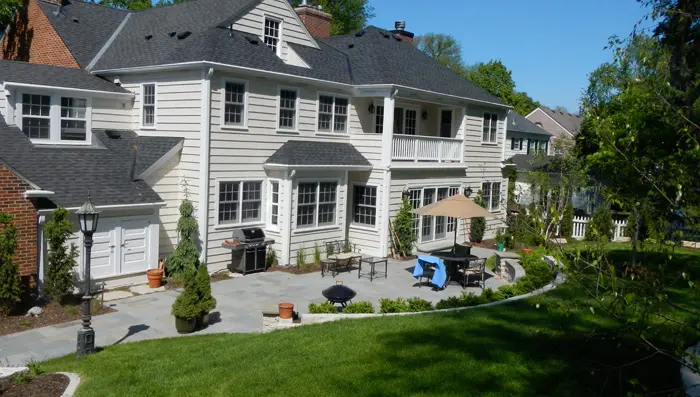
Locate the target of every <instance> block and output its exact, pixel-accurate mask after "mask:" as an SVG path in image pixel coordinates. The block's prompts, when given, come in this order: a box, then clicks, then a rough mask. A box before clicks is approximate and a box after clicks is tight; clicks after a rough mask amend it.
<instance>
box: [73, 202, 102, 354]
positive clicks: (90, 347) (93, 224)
mask: <svg viewBox="0 0 700 397" xmlns="http://www.w3.org/2000/svg"><path fill="white" fill-rule="evenodd" d="M77 214H78V223H79V224H80V231H81V232H82V233H83V236H84V239H83V240H84V244H85V268H84V271H83V281H84V282H85V287H84V291H83V326H82V328H80V329H79V330H78V348H77V350H76V356H77V357H78V358H80V357H83V356H86V355H88V354H91V353H94V352H95V330H94V329H92V327H91V326H90V322H91V320H92V317H91V316H90V300H91V299H92V293H91V292H90V255H91V251H92V235H93V234H94V233H95V230H96V229H97V220H98V219H99V217H100V211H98V210H97V209H96V208H95V206H93V205H92V200H91V199H90V193H89V192H88V198H87V200H86V201H85V203H83V206H82V207H80V209H78V212H77Z"/></svg>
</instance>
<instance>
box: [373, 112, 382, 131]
mask: <svg viewBox="0 0 700 397" xmlns="http://www.w3.org/2000/svg"><path fill="white" fill-rule="evenodd" d="M374 132H375V133H377V134H381V133H383V132H384V106H377V108H376V110H375V116H374Z"/></svg>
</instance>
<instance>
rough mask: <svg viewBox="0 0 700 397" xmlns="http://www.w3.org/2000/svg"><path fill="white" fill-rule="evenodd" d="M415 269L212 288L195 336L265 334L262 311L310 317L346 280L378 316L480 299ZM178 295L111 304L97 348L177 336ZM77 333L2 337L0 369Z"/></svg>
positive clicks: (40, 356) (277, 276)
mask: <svg viewBox="0 0 700 397" xmlns="http://www.w3.org/2000/svg"><path fill="white" fill-rule="evenodd" d="M494 252H495V251H493V250H487V249H482V248H474V249H473V250H472V253H473V254H475V255H477V256H480V257H488V256H491V255H492V254H493V253H494ZM414 263H415V262H414V261H405V262H400V261H394V260H389V265H388V273H389V274H388V278H375V279H374V281H372V282H370V280H369V276H368V275H367V276H364V275H363V277H362V278H361V279H359V280H358V278H357V270H353V271H352V272H350V273H347V272H345V273H341V274H339V275H337V276H336V277H331V276H329V275H327V276H326V277H324V278H321V274H320V273H311V274H305V275H292V274H288V273H283V272H270V273H257V274H251V275H248V276H245V277H237V278H233V279H229V280H223V281H219V282H216V283H212V291H213V294H214V297H215V298H216V300H217V302H218V303H217V307H216V309H214V312H213V313H212V316H211V317H212V320H211V321H212V322H213V324H211V325H210V326H209V328H207V329H205V330H202V331H199V332H196V333H194V334H191V335H201V334H211V333H222V332H226V333H232V332H261V330H262V315H261V313H262V311H264V310H268V311H269V310H277V304H278V303H279V302H281V301H288V302H292V303H294V305H295V308H294V310H295V311H299V312H301V313H306V312H307V311H308V305H309V303H310V302H315V303H321V302H324V298H323V296H321V291H322V290H323V289H324V288H327V287H329V286H331V285H333V284H335V282H336V280H342V281H343V283H344V284H345V285H347V286H349V287H351V288H352V289H354V290H355V291H356V292H357V297H356V298H355V299H354V301H356V302H357V301H365V300H369V301H372V303H373V304H374V306H375V309H376V310H379V303H378V302H379V299H380V298H398V297H406V298H408V297H412V296H418V297H421V298H423V299H427V300H429V301H432V302H433V303H437V302H438V301H439V300H440V299H443V298H446V297H448V296H453V295H454V296H457V295H460V294H461V293H462V292H463V291H468V292H474V293H476V294H479V293H481V288H478V287H469V288H467V289H466V290H463V289H462V286H461V285H459V284H458V283H457V282H453V283H451V284H450V285H449V286H448V287H447V288H446V289H445V290H442V291H437V290H433V289H432V288H430V286H428V285H427V284H425V285H423V286H422V287H420V288H419V287H418V284H417V282H416V280H415V279H414V278H413V276H412V273H411V271H412V268H413V265H414ZM377 270H380V269H377ZM381 270H382V271H383V269H381ZM505 283H506V282H505V281H504V280H503V279H500V278H498V277H496V276H494V275H493V274H488V275H487V280H486V287H487V288H488V287H491V288H497V287H498V286H500V285H503V284H505ZM177 294H178V293H177V292H176V291H164V292H158V293H153V294H148V295H139V296H133V297H129V298H125V299H121V300H115V301H111V302H107V303H106V304H107V305H109V306H111V307H113V308H115V309H116V310H117V312H115V313H110V314H105V315H102V316H97V317H93V327H94V328H95V332H96V335H97V345H98V346H108V345H113V344H118V343H126V342H134V341H140V340H146V339H156V338H165V337H173V336H179V335H178V334H177V332H176V331H175V324H174V319H173V317H172V316H171V315H170V306H171V305H172V303H173V301H174V300H175V297H176V296H177ZM79 327H80V321H73V322H70V323H64V324H57V325H54V326H49V327H44V328H37V329H33V330H29V331H25V332H20V333H16V334H12V335H6V336H0V366H18V365H25V364H26V363H27V362H28V361H30V360H34V361H42V360H46V359H49V358H53V357H59V356H63V355H66V354H70V353H73V352H75V347H76V338H77V337H76V332H77V330H78V328H79Z"/></svg>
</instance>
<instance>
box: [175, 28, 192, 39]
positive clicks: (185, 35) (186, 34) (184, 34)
mask: <svg viewBox="0 0 700 397" xmlns="http://www.w3.org/2000/svg"><path fill="white" fill-rule="evenodd" d="M191 34H192V32H190V31H189V30H185V31H184V32H180V33H179V34H178V35H177V39H178V40H184V39H186V38H188V37H189V36H190V35H191Z"/></svg>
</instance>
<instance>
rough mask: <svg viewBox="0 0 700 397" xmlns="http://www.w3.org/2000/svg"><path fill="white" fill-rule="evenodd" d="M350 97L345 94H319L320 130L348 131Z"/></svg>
mask: <svg viewBox="0 0 700 397" xmlns="http://www.w3.org/2000/svg"><path fill="white" fill-rule="evenodd" d="M347 124H348V98H347V97H344V96H338V95H331V94H319V96H318V131H320V132H347Z"/></svg>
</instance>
